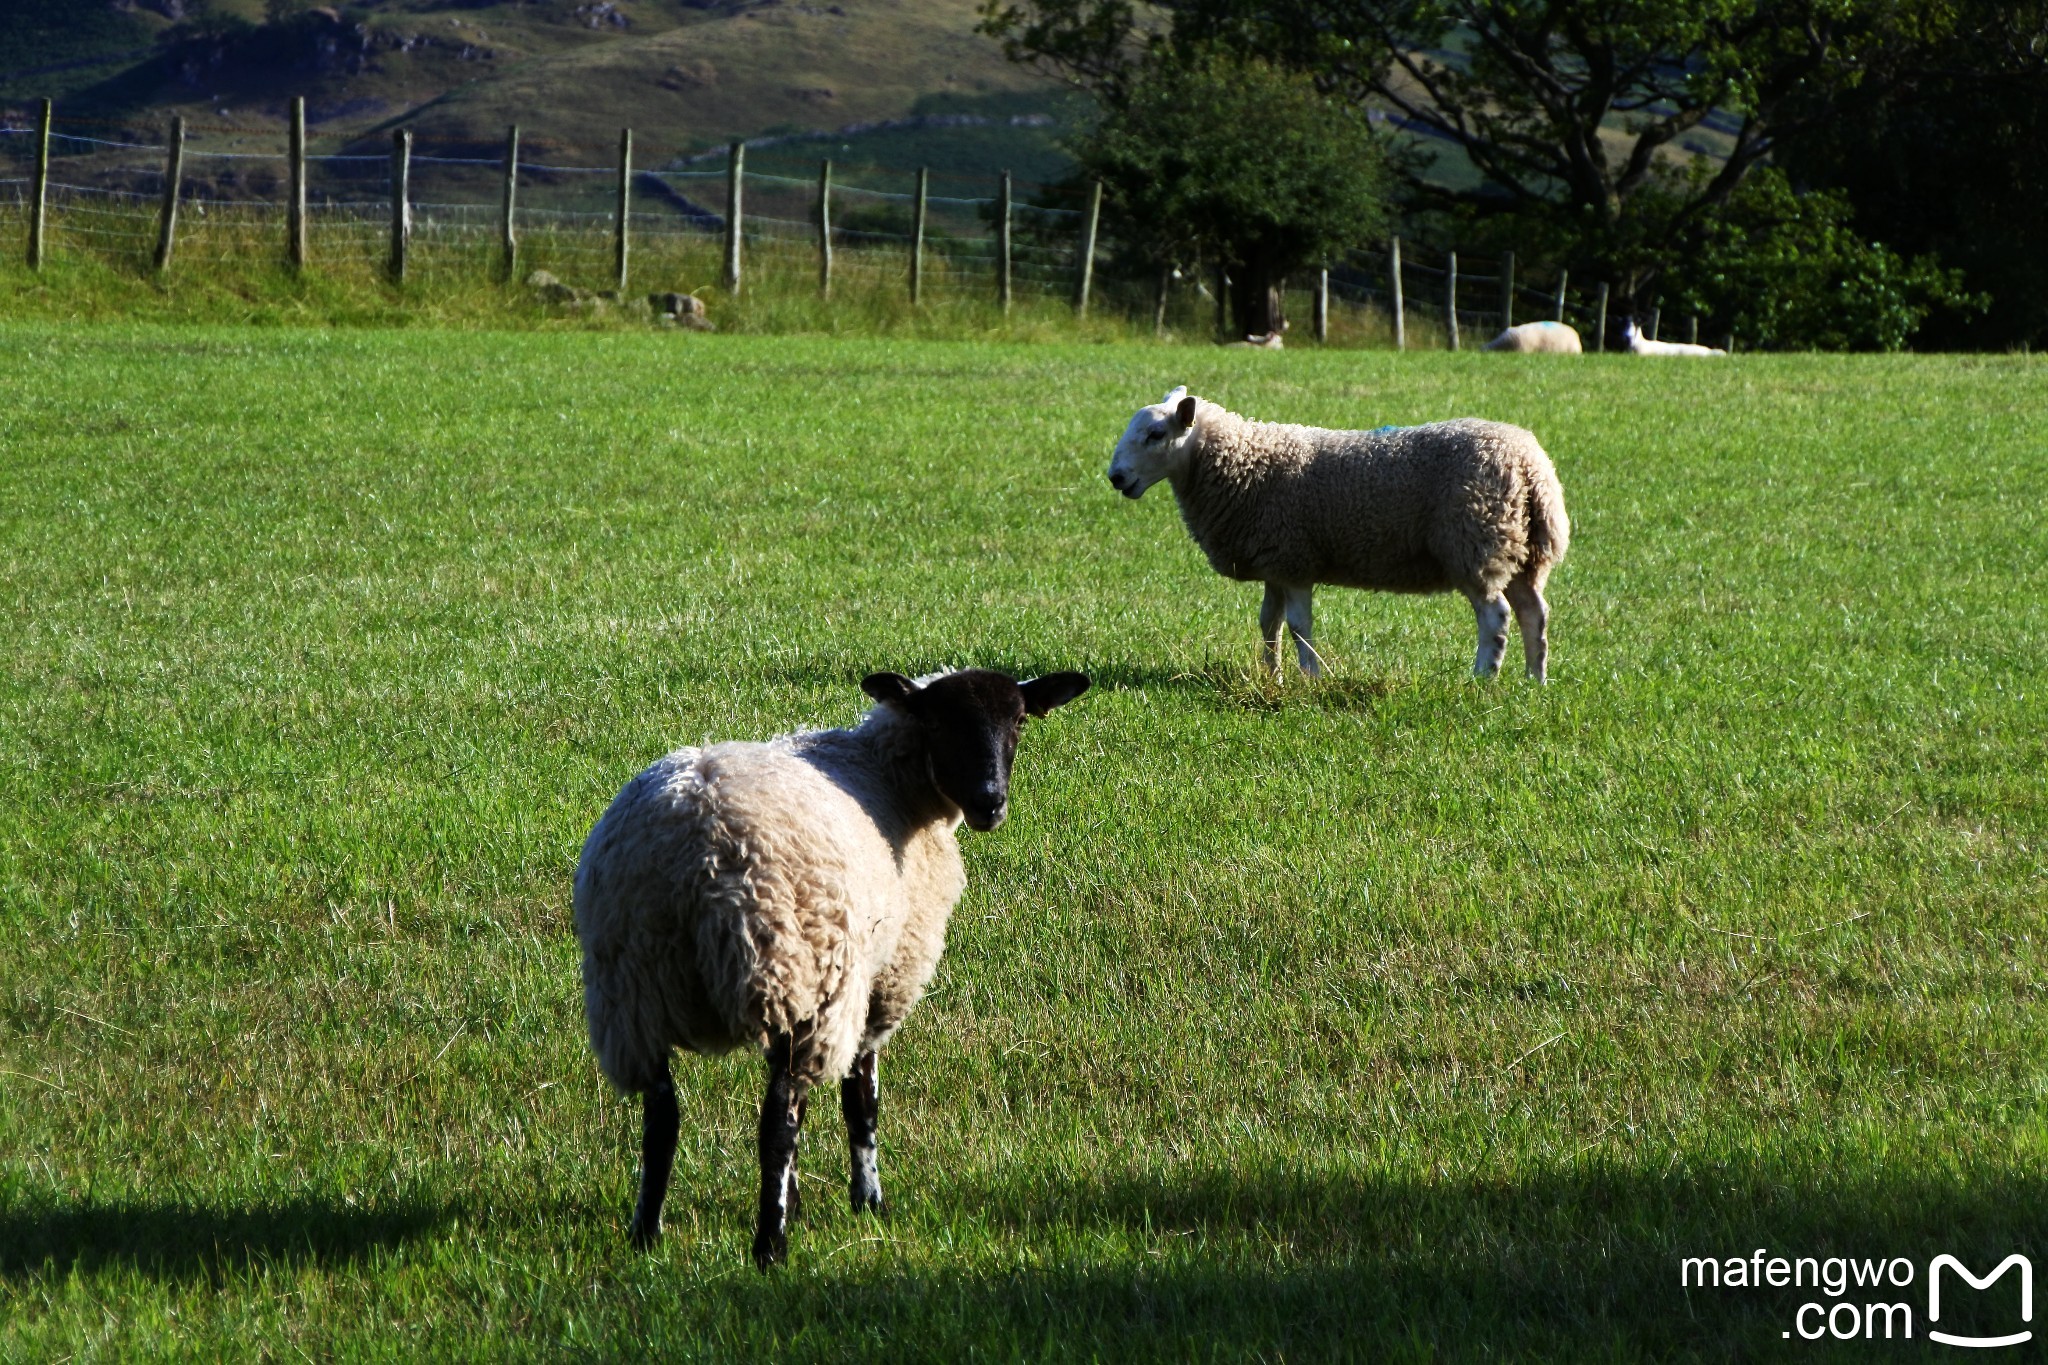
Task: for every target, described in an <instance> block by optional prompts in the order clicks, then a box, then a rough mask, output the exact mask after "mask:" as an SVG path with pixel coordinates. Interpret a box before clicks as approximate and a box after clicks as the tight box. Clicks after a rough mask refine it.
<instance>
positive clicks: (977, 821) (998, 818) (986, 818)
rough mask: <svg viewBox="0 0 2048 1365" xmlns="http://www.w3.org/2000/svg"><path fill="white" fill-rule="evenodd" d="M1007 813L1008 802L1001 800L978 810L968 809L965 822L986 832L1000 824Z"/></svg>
mask: <svg viewBox="0 0 2048 1365" xmlns="http://www.w3.org/2000/svg"><path fill="white" fill-rule="evenodd" d="M1009 815H1010V803H1009V802H1007V801H1002V802H998V803H997V804H995V805H993V806H988V807H984V808H983V809H981V810H978V811H968V812H967V823H968V825H969V826H971V827H972V828H974V829H977V830H979V831H981V832H982V833H983V834H986V833H988V832H989V831H990V830H992V829H994V828H995V827H996V826H997V825H1000V824H1002V823H1003V821H1004V820H1006V819H1008V818H1009Z"/></svg>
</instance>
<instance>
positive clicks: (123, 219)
mask: <svg viewBox="0 0 2048 1365" xmlns="http://www.w3.org/2000/svg"><path fill="white" fill-rule="evenodd" d="M302 118H303V112H302V106H301V111H300V112H299V113H298V114H297V115H295V119H302ZM209 131H210V130H199V131H198V132H197V134H196V135H193V134H189V133H188V130H187V129H186V127H185V125H184V124H183V122H182V120H175V121H174V122H173V124H172V126H171V128H170V129H169V130H168V131H167V132H166V133H164V134H158V135H148V134H143V135H138V134H135V133H134V132H132V131H128V130H108V129H105V128H103V127H97V126H95V125H89V124H83V123H80V122H77V121H72V120H66V119H63V118H60V117H57V116H55V114H54V112H53V111H52V110H51V109H50V107H49V106H48V105H45V106H44V107H43V109H42V111H41V116H40V118H39V119H34V120H19V119H17V120H12V121H0V214H5V215H8V216H11V217H13V218H14V219H15V220H16V223H17V224H18V230H19V231H21V232H22V233H24V234H25V236H26V247H27V256H28V259H29V262H30V264H31V265H32V266H35V267H38V268H39V267H40V266H41V264H42V262H43V261H44V260H46V259H50V258H53V257H60V256H65V255H75V256H80V257H87V258H92V259H96V260H98V261H101V262H105V263H108V264H111V265H115V266H119V267H124V268H129V269H133V270H137V271H154V272H157V273H159V274H164V275H171V274H174V273H175V272H176V271H178V270H186V269H207V270H213V271H231V270H235V269H248V268H251V267H258V268H276V267H277V266H279V265H288V266H289V267H290V268H293V269H295V270H298V271H300V272H319V273H322V274H330V275H337V276H348V275H354V276H358V277H364V278H376V277H380V276H381V277H383V278H385V279H387V280H388V279H391V278H394V277H395V278H397V279H398V280H401V281H404V282H412V281H415V280H421V281H432V280H444V281H445V280H452V279H475V280H484V279H489V280H494V281H524V280H533V279H535V272H546V273H545V275H544V276H541V277H540V278H541V279H546V278H547V277H553V278H554V280H556V281H558V282H560V283H562V284H564V285H566V286H568V287H569V293H570V294H571V295H575V296H582V295H586V294H587V295H591V296H597V297H612V298H623V297H625V296H626V294H627V291H628V290H629V289H631V288H633V287H636V286H637V287H639V288H642V289H658V290H661V291H675V292H679V293H690V292H693V291H701V290H702V289H703V288H704V287H706V286H708V285H712V284H717V285H721V286H723V287H724V289H725V290H726V291H728V293H731V294H739V293H742V292H744V291H745V290H746V289H747V288H749V287H753V286H758V285H759V284H760V283H762V282H764V281H772V282H776V283H777V284H779V285H780V286H782V287H784V288H788V287H789V286H791V285H792V284H796V283H798V282H802V283H804V284H805V285H808V286H809V287H814V288H816V289H817V290H819V291H820V292H830V293H831V294H832V295H833V297H835V298H839V297H844V296H850V295H857V294H859V293H861V292H863V291H865V292H868V293H880V292H887V291H892V290H900V291H906V292H907V293H908V295H909V297H910V300H911V301H912V302H914V303H923V302H939V301H943V300H947V299H954V300H960V299H973V300H982V301H1001V302H1002V303H1004V304H1007V303H1009V302H1010V301H1011V300H1013V299H1014V300H1016V301H1018V302H1031V301H1034V300H1036V301H1040V302H1044V301H1051V300H1064V301H1068V302H1071V303H1072V304H1074V305H1075V306H1076V307H1077V308H1079V309H1080V310H1082V311H1086V310H1087V308H1088V307H1089V306H1090V305H1091V303H1093V304H1095V306H1097V307H1100V308H1103V309H1107V310H1114V311H1118V312H1122V313H1124V314H1126V315H1129V316H1132V317H1150V318H1151V319H1152V321H1153V323H1154V325H1155V326H1156V327H1157V328H1158V329H1160V330H1162V331H1164V330H1168V329H1171V330H1173V331H1175V332H1179V333H1183V334H1185V333H1190V332H1192V333H1197V334H1199V333H1200V332H1202V331H1205V330H1208V329H1209V328H1210V327H1211V326H1213V329H1214V331H1215V332H1216V334H1217V335H1218V336H1219V337H1221V336H1223V335H1224V334H1225V333H1226V331H1227V328H1226V319H1225V309H1224V307H1223V304H1222V302H1221V300H1222V298H1223V297H1224V295H1225V294H1226V292H1227V289H1228V277H1227V275H1225V274H1223V273H1222V272H1220V271H1218V270H1217V269H1215V268H1214V267H1213V266H1211V267H1207V268H1202V267H1193V268H1187V269H1180V270H1167V271H1165V272H1162V271H1161V270H1160V269H1159V268H1158V267H1157V266H1154V265H1146V266H1144V267H1143V268H1142V270H1139V269H1134V268H1133V267H1132V266H1131V265H1130V261H1131V260H1132V258H1133V257H1134V255H1135V253H1131V252H1127V251H1124V250H1122V249H1121V248H1120V247H1119V244H1117V243H1116V242H1114V241H1111V240H1107V239H1105V238H1103V237H1102V236H1100V235H1099V233H1098V226H1099V221H1098V216H1097V209H1098V208H1099V202H1100V201H1099V194H1100V191H1099V187H1098V188H1097V190H1096V193H1095V197H1094V198H1093V199H1090V198H1089V197H1088V195H1087V191H1086V190H1085V189H1077V188H1076V187H1074V186H1056V185H1032V186H1015V185H1012V184H1011V183H1010V182H1009V180H1008V177H1007V176H1006V175H1005V176H1003V177H1000V178H999V177H996V176H993V175H992V176H990V177H988V178H987V180H986V181H985V182H983V183H981V184H979V185H977V184H975V183H974V182H964V181H962V180H961V179H960V178H958V177H947V178H945V179H946V180H948V181H949V182H950V183H949V184H948V185H947V186H946V189H947V190H948V191H949V192H938V193H935V192H933V191H932V188H931V179H932V177H931V176H930V175H929V174H928V173H927V172H924V171H908V170H891V169H877V168H875V167H872V166H862V167H859V168H858V169H856V170H855V171H853V173H852V174H851V175H848V174H846V173H844V172H842V173H840V174H839V175H838V176H836V177H835V175H834V171H833V168H832V166H831V164H830V163H829V162H827V163H821V165H820V168H819V174H817V175H814V176H808V177H806V176H796V175H789V174H785V173H780V172H777V171H762V170H755V169H750V168H748V167H747V166H746V165H745V152H746V144H743V143H734V144H732V145H731V146H730V147H729V148H727V149H725V150H723V151H720V152H712V153H705V154H700V155H697V156H692V157H688V158H677V159H675V160H672V161H670V162H668V163H667V164H664V165H660V166H652V167H636V166H634V165H633V164H632V158H631V137H630V134H626V135H625V136H624V137H622V140H621V145H620V147H619V149H618V151H617V154H615V155H604V154H601V153H595V152H593V150H592V149H590V148H579V147H574V146H566V145H563V144H560V143H540V142H535V143H531V144H527V145H526V146H525V147H523V148H522V146H521V144H520V142H519V140H518V135H517V131H516V130H513V132H512V133H511V134H510V136H509V137H508V140H507V144H506V146H505V148H504V150H503V151H502V153H500V154H498V155H486V154H479V151H480V149H478V148H477V147H475V146H474V145H473V144H471V145H448V146H430V147H415V146H414V145H413V143H412V134H410V133H407V132H401V133H398V134H395V135H394V136H393V143H392V150H391V151H389V152H385V151H382V150H377V149H374V148H368V147H365V146H364V144H363V141H362V139H360V138H357V139H354V140H353V141H352V142H351V141H349V140H347V139H345V138H344V143H343V146H342V147H341V148H340V149H339V150H336V151H331V152H315V151H312V150H310V149H309V147H308V138H307V136H306V132H305V129H304V125H303V122H295V125H294V127H293V129H289V130H286V133H285V134H284V135H281V136H279V138H278V145H277V147H276V149H275V150H268V151H266V150H251V149H250V144H249V142H248V138H249V132H248V130H246V129H237V130H219V132H220V133H224V134H227V136H214V137H210V136H209ZM314 136H315V137H319V136H321V135H319V134H315V135H314ZM328 136H330V137H333V136H341V135H328ZM230 138H232V139H233V140H232V141H230V140H229V139H230ZM222 143H225V144H226V145H221V144H222ZM961 190H979V191H980V192H958V191H961ZM1436 259H1441V261H1442V263H1441V264H1437V263H1434V261H1435V260H1436ZM1473 264H1477V262H1473ZM1488 265H1490V266H1491V267H1492V273H1482V272H1478V271H1473V270H1470V269H1464V270H1461V269H1459V267H1458V264H1457V258H1456V256H1455V254H1445V255H1443V256H1442V257H1441V258H1432V260H1431V261H1424V260H1419V259H1416V257H1415V253H1414V252H1413V251H1412V250H1411V251H1410V252H1409V253H1408V254H1407V255H1406V256H1404V255H1403V254H1402V252H1401V250H1400V243H1399V242H1398V239H1397V240H1396V241H1393V242H1389V243H1385V244H1375V245H1373V246H1370V247H1365V248H1362V249H1360V250H1358V251H1356V252H1353V253H1350V254H1349V255H1347V256H1346V257H1344V258H1343V259H1341V260H1337V261H1334V262H1332V263H1331V265H1330V267H1329V268H1328V269H1325V270H1322V271H1318V272H1315V273H1314V274H1313V275H1312V276H1311V277H1310V278H1308V279H1297V280H1294V281H1291V282H1290V286H1291V287H1290V288H1289V289H1287V290H1286V291H1284V294H1283V299H1282V310H1281V311H1282V314H1283V316H1292V317H1294V318H1299V317H1301V316H1302V315H1303V314H1304V313H1306V314H1308V315H1310V316H1311V317H1312V318H1313V320H1314V330H1315V333H1316V337H1317V339H1318V340H1324V339H1327V338H1328V336H1329V335H1330V333H1331V331H1332V329H1333V327H1334V328H1335V330H1338V331H1343V332H1346V333H1347V334H1348V336H1349V338H1350V339H1352V340H1358V339H1361V338H1363V339H1365V340H1368V341H1372V340H1379V341H1386V342H1391V343H1392V344H1394V345H1414V346H1422V347H1436V346H1453V347H1456V346H1459V345H1469V344H1474V343H1475V342H1481V341H1484V340H1486V339H1488V338H1490V337H1491V336H1492V335H1493V334H1494V333H1495V332H1496V331H1498V330H1499V329H1501V328H1503V327H1505V326H1506V325H1508V324H1510V323H1515V322H1527V321H1535V320H1553V321H1557V322H1563V323H1568V324H1570V325H1572V326H1574V327H1575V328H1577V329H1578V330H1580V331H1581V332H1585V333H1588V336H1587V349H1599V348H1600V347H1601V345H1602V339H1603V337H1604V334H1605V332H1606V330H1607V322H1608V319H1607V306H1608V291H1607V288H1606V286H1604V285H1601V286H1597V287H1596V288H1595V289H1594V290H1592V291H1588V290H1586V289H1585V288H1583V287H1581V288H1579V289H1577V290H1574V289H1572V288H1571V287H1570V282H1569V281H1568V280H1566V279H1563V278H1560V279H1559V280H1558V281H1557V282H1556V284H1555V285H1554V286H1551V287H1543V286H1539V285H1536V284H1532V283H1529V282H1526V281H1522V280H1517V279H1516V276H1515V266H1514V261H1513V257H1512V256H1509V257H1505V258H1503V259H1501V260H1500V261H1499V262H1498V263H1497V264H1495V263H1494V262H1491V261H1489V262H1488ZM842 291H844V292H843V293H842ZM1656 330H1657V319H1656V318H1655V315H1654V312H1653V313H1652V315H1651V316H1650V317H1649V318H1648V319H1647V325H1646V327H1645V331H1646V332H1647V333H1648V334H1650V335H1652V336H1654V335H1655V334H1656ZM1691 330H1692V332H1693V333H1694V334H1695V339H1696V333H1697V324H1696V323H1694V324H1692V329H1691Z"/></svg>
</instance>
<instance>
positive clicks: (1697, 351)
mask: <svg viewBox="0 0 2048 1365" xmlns="http://www.w3.org/2000/svg"><path fill="white" fill-rule="evenodd" d="M1621 344H1622V345H1623V346H1624V347H1626V348H1627V349H1628V353H1629V354H1630V355H1689V356H1707V355H1727V354H1728V353H1727V352H1726V351H1724V350H1722V349H1721V348H1720V347H1719V346H1697V345H1694V344H1693V343H1692V342H1690V341H1652V340H1650V338H1648V337H1646V336H1644V335H1643V331H1642V328H1640V327H1638V326H1636V320H1635V319H1634V318H1623V319H1622V320H1621Z"/></svg>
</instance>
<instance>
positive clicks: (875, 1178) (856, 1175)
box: [839, 1052, 882, 1213]
mask: <svg viewBox="0 0 2048 1365" xmlns="http://www.w3.org/2000/svg"><path fill="white" fill-rule="evenodd" d="M881 1102H882V1084H881V1079H880V1077H879V1076H877V1074H876V1060H875V1054H874V1053H872V1052H863V1053H861V1054H860V1057H859V1059H858V1060H857V1061H855V1062H854V1064H853V1073H852V1074H851V1075H849V1076H848V1077H847V1078H846V1079H845V1080H843V1081H841V1082H840V1083H839V1112H840V1113H842V1114H844V1115H846V1144H847V1148H848V1151H849V1154H850V1155H851V1157H852V1161H851V1165H852V1168H853V1180H852V1194H853V1211H854V1212H855V1213H867V1212H874V1213H880V1212H881V1211H882V1175H881V1171H880V1169H879V1168H878V1167H877V1166H876V1163H875V1121H876V1119H877V1118H878V1117H879V1115H880V1112H881Z"/></svg>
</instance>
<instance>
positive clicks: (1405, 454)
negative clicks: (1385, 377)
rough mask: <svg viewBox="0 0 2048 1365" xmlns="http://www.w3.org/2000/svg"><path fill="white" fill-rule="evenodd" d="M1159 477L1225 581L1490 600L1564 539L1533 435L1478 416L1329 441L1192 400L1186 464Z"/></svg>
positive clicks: (1327, 435)
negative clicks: (1459, 593) (1457, 593)
mask: <svg viewBox="0 0 2048 1365" xmlns="http://www.w3.org/2000/svg"><path fill="white" fill-rule="evenodd" d="M1142 415H1143V414H1141V416H1142ZM1135 425H1136V424H1135V423H1134V428H1135ZM1167 477H1168V479H1169V481H1170V482H1171V483H1172V485H1173V492H1174V497H1175V499H1176V500H1177V501H1178V502H1179V504H1180V512H1181V518H1182V520H1183V521H1184V522H1186V524H1187V528H1188V532H1189V534H1191V535H1192V536H1193V537H1194V538H1195V543H1196V544H1197V545H1199V546H1200V547H1201V548H1202V552H1203V553H1204V554H1205V555H1207V556H1208V559H1209V564H1210V566H1211V567H1212V568H1214V569H1215V570H1216V572H1218V573H1220V574H1222V575H1224V576H1225V577H1226V578H1236V579H1243V580H1250V581H1257V582H1266V583H1281V584H1288V585H1294V586H1302V587H1306V586H1309V585H1312V584H1322V583H1329V584H1336V585H1338V586H1342V587H1351V588H1377V589H1381V590H1383V591H1388V592H1425V593H1426V592H1443V591H1447V590H1451V589H1459V590H1463V591H1465V592H1467V593H1468V594H1469V593H1476V594H1477V595H1478V596H1480V597H1482V598H1490V597H1493V596H1494V595H1496V594H1498V593H1499V592H1500V591H1501V589H1502V588H1503V587H1504V586H1505V585H1506V584H1507V583H1508V581H1509V580H1510V579H1513V578H1515V577H1517V576H1518V575H1521V574H1523V573H1525V572H1526V571H1528V570H1531V569H1532V568H1536V567H1538V566H1541V567H1542V568H1544V569H1547V568H1548V567H1549V566H1552V565H1555V564H1556V563H1557V562H1558V561H1559V560H1561V559H1563V558H1564V553H1565V550H1566V548H1567V546H1568V545H1569V543H1570V538H1571V522H1570V519H1569V518H1568V517H1567V516H1566V514H1565V507H1564V489H1563V487H1562V486H1561V485H1560V484H1559V483H1558V478H1557V471H1556V470H1555V469H1554V468H1552V466H1551V463H1550V457H1549V456H1548V455H1546V454H1544V452H1543V447H1542V446H1540V445H1538V444H1537V442H1536V438H1535V437H1534V436H1533V435H1531V434H1530V433H1529V432H1527V431H1525V430H1523V429H1522V428H1521V427H1516V426H1509V425H1507V424H1506V423H1502V422H1486V421H1480V420H1478V419H1476V418H1460V419H1458V420H1456V421H1449V422H1432V423H1429V424H1427V425H1425V426H1415V427H1397V428H1395V429H1394V430H1392V431H1378V432H1369V431H1330V430H1326V429H1324V428H1321V427H1306V426H1293V425H1284V424H1281V423H1275V422H1252V421H1248V420H1246V419H1245V418H1243V417H1240V416H1238V415H1237V414H1236V413H1234V412H1231V411H1229V410H1228V409H1227V408H1224V407H1222V406H1220V405H1218V404H1216V403H1212V402H1210V401H1208V400H1207V399H1199V400H1197V403H1196V409H1195V420H1194V424H1193V428H1192V430H1191V432H1190V435H1189V438H1188V440H1187V443H1186V450H1185V459H1182V460H1180V461H1178V462H1177V467H1176V468H1174V469H1173V470H1172V471H1171V472H1170V473H1169V474H1168V476H1167Z"/></svg>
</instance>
